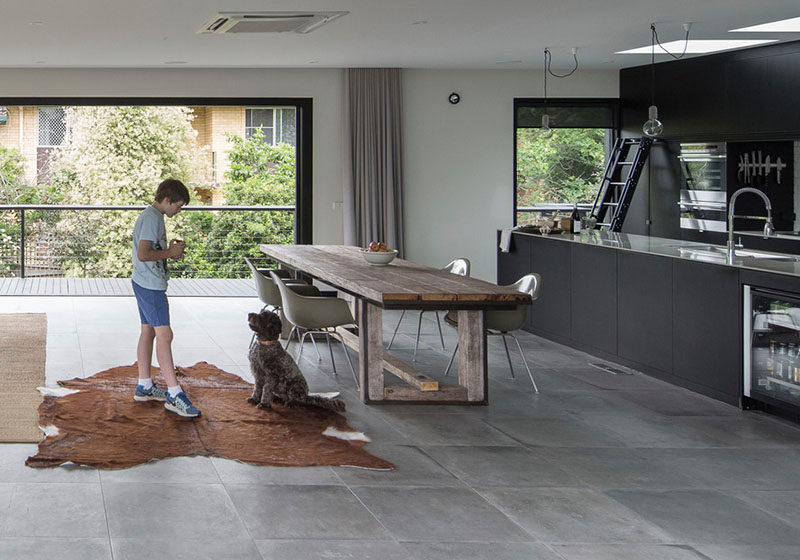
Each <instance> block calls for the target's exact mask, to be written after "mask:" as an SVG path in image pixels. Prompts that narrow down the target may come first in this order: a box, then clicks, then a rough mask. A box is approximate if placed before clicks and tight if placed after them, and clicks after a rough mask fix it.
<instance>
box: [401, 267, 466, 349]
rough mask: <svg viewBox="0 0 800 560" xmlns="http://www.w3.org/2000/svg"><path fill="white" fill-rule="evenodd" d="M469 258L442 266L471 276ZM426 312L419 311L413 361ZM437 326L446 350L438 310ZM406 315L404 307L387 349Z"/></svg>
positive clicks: (462, 274)
mask: <svg viewBox="0 0 800 560" xmlns="http://www.w3.org/2000/svg"><path fill="white" fill-rule="evenodd" d="M469 269H470V264H469V259H466V258H459V259H455V260H453V261H450V262H449V263H448V264H447V266H445V267H444V268H442V270H445V271H447V272H450V273H451V274H457V275H459V276H469ZM424 313H425V310H422V311H420V312H419V318H418V319H417V339H416V341H415V342H414V357H413V358H412V361H416V360H417V349H418V348H419V337H420V333H421V332H422V315H423V314H424ZM435 313H436V326H437V327H439V340H440V341H441V342H442V350H445V346H444V335H443V334H442V322H441V321H440V320H439V312H438V311H436V312H435ZM405 315H406V310H405V309H404V310H403V312H402V313H401V314H400V319H398V320H397V325H396V326H395V327H394V332H393V333H392V338H391V340H389V344H388V345H387V346H386V349H387V350H389V349H391V347H392V343H393V342H394V337H395V336H397V330H398V329H399V328H400V323H402V322H403V317H405Z"/></svg>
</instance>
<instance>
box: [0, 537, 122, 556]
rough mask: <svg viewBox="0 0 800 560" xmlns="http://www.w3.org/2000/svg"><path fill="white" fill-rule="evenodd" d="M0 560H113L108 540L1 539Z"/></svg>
mask: <svg viewBox="0 0 800 560" xmlns="http://www.w3.org/2000/svg"><path fill="white" fill-rule="evenodd" d="M0 558H8V559H9V560H53V559H54V558H56V559H58V560H111V546H110V545H109V542H108V538H107V537H106V538H94V539H76V538H42V537H39V538H31V537H16V538H0Z"/></svg>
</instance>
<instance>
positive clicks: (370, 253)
mask: <svg viewBox="0 0 800 560" xmlns="http://www.w3.org/2000/svg"><path fill="white" fill-rule="evenodd" d="M361 254H362V255H364V260H365V261H367V262H368V263H369V264H371V265H374V266H386V265H387V264H389V263H390V262H392V261H393V260H394V258H395V257H396V256H397V249H389V248H388V247H387V246H386V243H383V242H381V241H373V242H372V243H370V244H369V247H367V248H366V249H361Z"/></svg>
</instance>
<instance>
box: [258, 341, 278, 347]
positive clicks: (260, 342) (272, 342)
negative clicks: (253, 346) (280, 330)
mask: <svg viewBox="0 0 800 560" xmlns="http://www.w3.org/2000/svg"><path fill="white" fill-rule="evenodd" d="M277 342H278V341H277V340H259V341H258V343H259V344H263V345H264V346H266V345H268V344H277Z"/></svg>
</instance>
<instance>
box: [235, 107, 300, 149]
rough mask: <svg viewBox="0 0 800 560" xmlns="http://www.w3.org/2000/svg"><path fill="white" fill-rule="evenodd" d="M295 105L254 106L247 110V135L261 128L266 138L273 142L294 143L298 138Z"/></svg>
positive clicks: (245, 127)
mask: <svg viewBox="0 0 800 560" xmlns="http://www.w3.org/2000/svg"><path fill="white" fill-rule="evenodd" d="M295 120H296V110H295V108H294V107H253V108H250V109H247V111H245V125H244V131H245V137H247V138H250V136H252V135H253V133H254V132H255V131H256V130H258V129H259V128H260V129H261V133H262V134H263V135H264V138H265V140H266V141H267V142H268V143H270V144H272V145H273V146H274V145H275V144H281V143H285V144H294V143H295V138H296V126H295Z"/></svg>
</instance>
